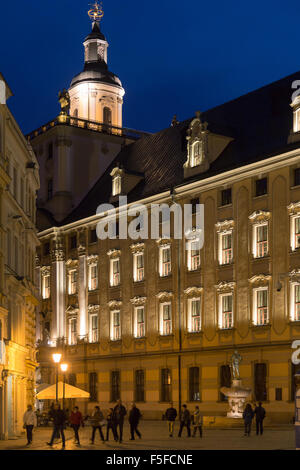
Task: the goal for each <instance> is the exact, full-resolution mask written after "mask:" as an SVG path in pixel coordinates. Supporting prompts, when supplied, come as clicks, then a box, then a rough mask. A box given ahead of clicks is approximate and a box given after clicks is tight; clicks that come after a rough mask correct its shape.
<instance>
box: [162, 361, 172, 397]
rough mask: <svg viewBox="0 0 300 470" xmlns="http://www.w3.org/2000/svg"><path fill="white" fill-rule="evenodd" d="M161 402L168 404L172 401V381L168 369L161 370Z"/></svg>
mask: <svg viewBox="0 0 300 470" xmlns="http://www.w3.org/2000/svg"><path fill="white" fill-rule="evenodd" d="M160 395H161V401H162V402H166V403H170V401H171V400H172V379H171V371H170V369H162V370H161V393H160Z"/></svg>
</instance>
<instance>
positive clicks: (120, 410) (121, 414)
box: [114, 399, 127, 443]
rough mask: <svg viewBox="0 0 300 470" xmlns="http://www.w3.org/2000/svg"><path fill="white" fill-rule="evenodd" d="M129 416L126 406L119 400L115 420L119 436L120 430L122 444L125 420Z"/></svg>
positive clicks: (115, 409) (115, 408)
mask: <svg viewBox="0 0 300 470" xmlns="http://www.w3.org/2000/svg"><path fill="white" fill-rule="evenodd" d="M126 414H127V411H126V408H125V406H123V405H122V401H121V400H120V399H119V400H118V401H117V404H116V406H115V407H114V419H115V423H116V432H117V434H118V428H119V436H118V438H119V442H120V443H121V442H122V440H123V426H124V418H125V416H126Z"/></svg>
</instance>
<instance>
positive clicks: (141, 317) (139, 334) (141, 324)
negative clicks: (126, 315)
mask: <svg viewBox="0 0 300 470" xmlns="http://www.w3.org/2000/svg"><path fill="white" fill-rule="evenodd" d="M144 336H145V308H144V307H136V308H135V337H136V338H144Z"/></svg>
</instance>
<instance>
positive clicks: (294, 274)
mask: <svg viewBox="0 0 300 470" xmlns="http://www.w3.org/2000/svg"><path fill="white" fill-rule="evenodd" d="M289 282H290V299H289V300H290V308H289V312H290V322H298V323H299V322H300V318H299V320H298V319H296V318H295V315H296V312H295V288H296V286H300V269H294V270H293V271H291V272H290V273H289Z"/></svg>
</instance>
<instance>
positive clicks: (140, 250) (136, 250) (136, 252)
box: [130, 243, 145, 282]
mask: <svg viewBox="0 0 300 470" xmlns="http://www.w3.org/2000/svg"><path fill="white" fill-rule="evenodd" d="M130 248H131V251H132V257H133V281H134V282H143V281H144V280H145V244H144V243H136V244H134V245H131V247H130ZM141 255H143V262H144V263H143V264H144V267H143V278H142V279H139V276H138V268H137V257H138V256H141Z"/></svg>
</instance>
